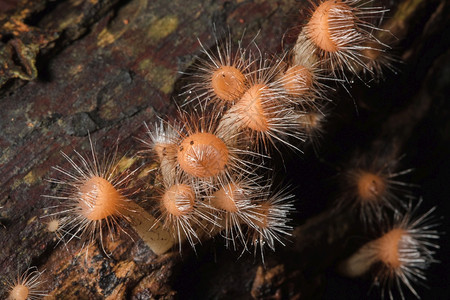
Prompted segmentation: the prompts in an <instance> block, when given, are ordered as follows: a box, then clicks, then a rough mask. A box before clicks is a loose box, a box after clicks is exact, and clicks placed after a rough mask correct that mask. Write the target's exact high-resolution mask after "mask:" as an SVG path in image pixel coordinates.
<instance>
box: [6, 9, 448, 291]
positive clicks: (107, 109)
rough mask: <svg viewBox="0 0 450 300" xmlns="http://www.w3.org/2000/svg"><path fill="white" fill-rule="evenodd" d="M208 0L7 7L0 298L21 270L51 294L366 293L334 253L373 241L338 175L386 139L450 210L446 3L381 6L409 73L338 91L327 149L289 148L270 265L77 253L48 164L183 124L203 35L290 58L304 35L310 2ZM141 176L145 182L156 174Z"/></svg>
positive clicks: (125, 249)
mask: <svg viewBox="0 0 450 300" xmlns="http://www.w3.org/2000/svg"><path fill="white" fill-rule="evenodd" d="M204 2H205V1H171V2H170V4H168V2H167V1H164V0H161V1H145V0H130V1H117V0H116V1H97V0H90V1H89V0H86V1H75V0H72V1H71V0H67V1H27V0H22V1H20V2H18V3H13V4H11V3H6V2H5V3H6V4H4V5H0V9H2V14H1V15H0V36H1V42H0V68H1V69H0V86H1V89H0V95H1V99H0V170H1V172H0V187H1V188H0V207H2V208H1V209H0V222H1V223H2V224H3V226H4V227H1V226H0V241H1V242H2V251H1V253H0V268H1V270H2V271H1V272H0V298H2V299H3V298H5V295H6V289H7V287H6V285H5V283H4V280H5V279H6V278H8V276H11V275H13V276H14V275H15V274H16V272H17V270H19V269H20V270H23V269H24V267H25V266H26V265H27V264H31V265H36V266H38V267H39V269H40V270H44V269H45V270H46V272H45V273H44V274H43V276H42V277H43V280H45V283H44V284H43V287H44V288H45V289H47V290H48V291H49V294H50V297H53V298H55V299H103V298H107V299H123V298H127V299H151V298H163V299H170V298H174V297H175V296H176V295H178V296H179V297H181V298H189V297H191V298H193V299H194V298H195V299H198V298H202V297H203V298H230V297H234V298H250V297H253V298H273V299H281V298H292V299H294V298H298V299H316V298H321V297H325V298H328V299H332V298H334V299H336V297H337V296H336V294H335V293H337V294H339V293H341V294H343V295H344V296H345V297H346V298H345V299H358V297H359V298H360V297H364V296H365V295H366V293H367V290H368V289H369V287H370V281H367V280H366V281H356V283H355V282H351V281H347V280H344V279H342V278H340V277H339V276H337V275H335V274H334V273H333V266H334V265H335V263H336V262H337V261H338V260H340V259H342V258H344V257H345V256H346V255H349V254H350V253H351V251H352V250H355V249H357V248H358V247H359V246H360V245H361V244H362V243H363V242H364V241H366V240H367V238H360V237H361V235H362V234H363V233H362V232H361V226H360V224H357V222H356V223H354V222H353V221H349V220H351V218H349V217H346V216H345V215H338V216H337V215H336V214H335V211H334V210H333V209H332V204H333V201H332V200H333V196H334V190H335V189H336V185H333V184H332V183H331V184H330V182H329V181H330V180H329V179H330V178H331V177H332V176H333V175H335V173H336V172H337V170H339V167H340V166H341V164H342V163H344V162H345V161H346V160H347V159H348V157H349V155H351V154H352V152H353V151H354V146H355V145H354V144H355V143H356V142H355V141H357V143H358V145H359V146H360V147H361V148H364V147H365V148H372V147H375V148H383V147H384V146H385V145H386V144H388V145H390V147H392V149H390V151H392V153H393V154H395V156H397V155H399V154H406V157H405V158H404V159H403V161H402V164H404V165H406V166H408V167H413V168H416V171H415V172H414V173H413V174H412V175H411V177H412V178H411V181H412V182H413V183H417V184H420V185H422V189H421V190H420V191H418V192H417V193H421V194H423V195H424V199H425V200H426V201H428V202H427V204H426V205H427V206H428V207H431V206H433V205H439V210H440V211H442V215H445V214H446V213H447V214H448V212H450V206H449V204H448V201H444V200H446V198H447V197H446V196H445V195H447V193H448V191H447V192H445V186H446V185H448V184H447V183H446V179H448V178H450V171H449V170H450V165H449V163H448V160H447V156H448V153H449V144H450V139H449V136H450V133H449V128H450V127H449V125H450V124H449V121H448V115H449V114H450V104H449V103H448V101H447V100H448V99H447V98H448V96H447V95H448V94H449V92H450V91H449V86H450V84H449V83H450V76H449V70H450V52H449V50H448V48H449V41H450V36H449V30H448V28H449V25H450V24H449V20H448V18H447V16H448V15H449V10H450V9H449V4H448V3H447V2H446V1H445V0H442V1H439V0H433V1H412V0H404V1H384V2H385V4H386V5H389V6H392V12H391V13H390V14H388V15H387V22H385V24H386V25H385V26H387V27H388V29H391V30H392V32H394V33H395V36H396V37H397V38H398V41H396V42H395V43H394V46H393V52H395V53H397V54H398V55H399V56H400V57H401V58H402V59H403V61H404V62H403V64H399V66H398V67H399V70H400V72H399V74H392V73H388V74H387V75H386V79H385V81H384V82H382V83H380V84H376V83H373V84H372V83H371V86H372V87H371V88H369V87H367V86H366V85H364V84H361V83H358V82H355V83H354V86H353V88H351V89H350V93H351V94H352V97H353V99H350V97H349V95H348V94H347V93H346V91H344V90H340V91H338V92H337V93H336V99H334V98H333V100H335V103H336V109H335V111H334V112H333V114H334V116H335V117H331V118H330V121H329V123H328V125H327V126H326V131H325V134H324V137H323V142H322V145H321V146H320V148H321V149H324V150H322V151H320V150H319V152H318V153H319V154H317V155H316V153H315V152H314V151H306V153H305V154H304V155H303V156H302V157H301V158H300V159H298V158H294V157H293V155H288V157H287V158H286V159H288V160H289V163H288V164H289V165H291V166H292V167H287V171H288V174H289V176H290V177H291V180H290V182H291V183H292V185H293V186H294V187H295V188H296V194H297V195H298V196H299V197H298V198H299V199H298V200H297V201H298V205H297V207H298V210H299V214H297V215H295V216H294V217H295V220H294V224H295V225H296V226H297V228H296V230H295V231H294V235H293V237H292V243H290V244H288V245H287V246H286V247H282V246H281V245H279V247H278V250H277V252H276V253H266V267H265V268H264V267H263V266H262V264H261V262H260V260H259V258H257V259H254V258H253V256H252V255H251V254H244V255H243V257H241V258H239V259H237V257H238V256H239V255H240V253H235V252H232V251H228V250H224V249H223V245H222V244H221V243H220V241H219V239H217V240H214V241H206V242H205V243H204V244H203V245H199V246H198V249H197V254H196V255H195V254H194V252H193V251H192V250H190V249H188V248H187V247H185V249H183V250H184V251H183V254H182V256H180V255H179V253H178V248H175V249H174V250H173V251H172V252H170V253H168V254H165V255H162V256H156V255H155V254H153V253H152V252H151V251H150V250H149V248H148V247H147V246H146V245H145V244H144V243H143V242H142V241H141V240H139V238H138V237H137V236H133V235H132V238H133V239H130V237H128V236H127V235H125V234H122V235H120V236H118V238H117V239H116V240H115V241H113V242H107V243H106V245H105V247H106V249H107V250H108V252H109V253H111V254H110V255H109V257H108V256H106V255H105V253H104V252H103V251H102V250H101V248H99V247H98V245H96V244H95V245H90V246H88V247H86V248H84V249H83V250H82V251H81V252H80V247H81V245H80V243H79V242H77V241H76V240H74V241H72V242H70V243H68V244H67V245H64V244H61V243H60V244H58V245H57V244H56V239H55V237H54V236H53V235H52V234H50V233H48V232H47V231H46V229H45V228H46V224H45V222H46V219H42V218H40V217H41V216H42V215H45V214H46V213H47V208H48V207H50V206H52V205H55V202H52V201H51V200H49V199H46V198H43V197H42V196H41V195H45V194H51V193H52V192H53V191H54V189H55V188H56V187H55V186H52V185H50V184H49V183H48V182H47V181H46V179H47V178H49V177H54V176H56V172H55V171H54V170H53V169H52V166H56V165H61V166H67V162H65V161H64V159H63V157H62V156H61V155H60V151H63V152H64V153H66V154H69V155H71V154H73V150H74V149H76V150H77V151H88V150H89V141H88V138H87V135H88V132H89V133H90V135H91V138H92V139H93V140H94V141H96V144H97V146H98V148H100V149H108V148H111V147H112V146H113V145H114V143H115V142H116V140H117V139H119V143H120V144H119V154H121V155H122V154H123V155H128V156H130V155H133V154H135V153H136V151H137V150H139V149H141V147H142V146H141V145H140V144H139V142H138V141H137V140H136V139H135V137H143V136H144V132H145V129H144V128H145V127H144V125H143V124H144V122H149V123H151V122H154V121H155V120H156V116H157V115H158V116H162V117H166V116H168V118H173V117H174V116H175V112H176V105H175V102H176V101H182V99H180V97H178V94H179V92H180V91H181V90H180V88H181V86H182V85H183V82H184V77H183V76H182V75H180V73H181V72H184V71H186V69H187V68H188V67H189V66H190V65H191V64H192V63H193V61H194V60H195V55H199V54H200V46H199V43H198V42H197V38H199V39H200V40H201V41H202V43H203V44H204V45H205V47H206V48H209V47H211V46H213V45H214V42H215V39H214V29H213V28H214V27H216V28H225V30H224V31H223V32H226V31H227V30H229V31H230V32H231V33H232V37H233V39H234V40H237V39H239V38H240V37H241V36H242V35H243V32H244V31H246V33H245V36H244V39H245V40H251V39H252V38H253V37H255V36H256V39H255V40H256V43H257V44H258V45H259V47H260V48H261V50H262V51H267V52H269V53H280V52H281V51H282V50H283V49H288V48H289V46H290V45H291V44H292V43H293V42H294V41H295V34H296V33H298V30H299V28H300V26H299V24H301V17H302V16H304V13H300V11H301V9H302V8H304V7H306V3H305V2H307V1H294V0H291V1H289V0H282V1H277V2H275V1H256V0H255V1H237V0H236V1H209V2H207V3H204ZM299 22H300V23H299ZM227 28H229V29H227ZM259 30H260V32H259V33H258V34H257V32H258V31H259ZM223 32H221V31H219V32H218V33H217V34H218V35H219V38H223V36H224V33H223ZM353 101H354V102H353ZM355 106H356V107H357V108H358V112H356V111H355ZM148 163H151V162H148ZM330 166H331V167H330ZM294 169H297V170H305V172H298V171H297V170H295V171H294ZM142 181H143V184H146V185H148V186H149V187H150V188H151V180H150V179H147V180H146V178H144V179H142ZM142 197H145V198H151V195H143V196H142ZM140 200H142V201H144V200H147V199H140ZM147 201H148V200H147ZM446 222H448V221H446ZM124 226H126V224H124ZM441 240H442V242H441V243H442V244H441V247H442V250H441V251H442V252H441V253H446V251H447V253H448V251H449V246H448V238H443V239H441ZM438 258H439V259H440V260H442V261H443V262H442V264H441V265H440V266H437V267H434V268H433V269H432V270H430V272H431V274H430V278H431V280H430V281H429V285H430V286H431V289H430V290H428V291H427V290H424V291H421V292H424V293H427V294H426V296H427V298H428V297H432V296H435V298H439V297H437V296H436V295H439V296H442V295H443V294H444V293H447V294H448V293H449V291H448V287H447V288H446V287H445V286H446V283H447V286H448V275H446V276H447V277H445V276H443V277H442V276H440V275H441V274H447V273H445V272H444V271H443V270H446V267H448V266H449V265H450V263H449V259H448V258H446V257H445V258H444V256H443V255H440V256H438ZM341 285H342V286H341ZM348 290H350V291H352V293H353V294H352V295H348V294H346V292H347V293H348ZM333 296H334V297H333ZM352 297H353V298H352ZM424 297H425V296H424Z"/></svg>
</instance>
